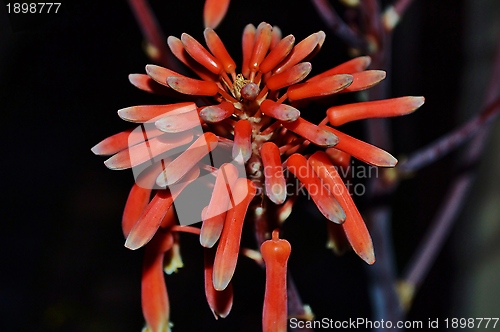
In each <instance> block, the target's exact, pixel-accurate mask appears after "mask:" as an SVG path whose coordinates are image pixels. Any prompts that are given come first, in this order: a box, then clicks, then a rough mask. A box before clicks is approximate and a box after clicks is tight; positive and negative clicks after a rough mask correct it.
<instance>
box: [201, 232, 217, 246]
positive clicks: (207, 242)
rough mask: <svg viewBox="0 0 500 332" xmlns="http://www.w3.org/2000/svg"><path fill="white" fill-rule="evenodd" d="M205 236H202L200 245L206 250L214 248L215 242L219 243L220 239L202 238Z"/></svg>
mask: <svg viewBox="0 0 500 332" xmlns="http://www.w3.org/2000/svg"><path fill="white" fill-rule="evenodd" d="M202 235H203V234H200V244H201V245H202V247H205V248H212V247H213V246H214V244H215V242H217V240H218V238H217V239H216V238H214V237H208V236H202Z"/></svg>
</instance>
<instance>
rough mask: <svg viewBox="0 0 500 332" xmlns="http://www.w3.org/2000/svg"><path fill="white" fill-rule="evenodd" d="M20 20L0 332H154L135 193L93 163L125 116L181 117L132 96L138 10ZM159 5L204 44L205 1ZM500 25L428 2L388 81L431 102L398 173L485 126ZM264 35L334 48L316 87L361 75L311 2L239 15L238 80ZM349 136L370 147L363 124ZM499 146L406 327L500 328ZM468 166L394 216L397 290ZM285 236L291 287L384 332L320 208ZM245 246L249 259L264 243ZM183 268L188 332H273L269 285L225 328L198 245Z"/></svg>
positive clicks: (227, 26) (233, 45)
mask: <svg viewBox="0 0 500 332" xmlns="http://www.w3.org/2000/svg"><path fill="white" fill-rule="evenodd" d="M330 2H331V3H332V5H334V6H335V8H337V9H338V10H339V12H341V13H344V14H348V12H344V9H343V7H342V6H341V5H340V4H339V3H338V2H337V1H336V0H331V1H330ZM390 2H391V1H382V4H383V5H387V4H388V3H390ZM8 3H10V2H8V1H0V4H1V5H2V6H1V8H0V111H1V115H0V118H1V123H2V130H1V132H0V133H1V135H2V139H1V141H2V142H3V143H2V144H1V146H0V149H1V150H0V151H1V158H2V165H1V169H2V173H1V175H2V182H1V183H2V185H1V187H0V188H1V190H0V192H1V195H2V198H1V202H2V212H3V213H2V220H1V228H0V257H1V264H0V266H1V273H0V281H1V282H0V318H1V319H0V330H1V331H8V330H10V331H140V329H141V328H142V327H143V325H144V321H143V318H142V313H141V307H140V274H141V266H142V250H138V251H134V252H133V251H130V250H128V249H126V248H125V247H124V246H123V244H124V239H123V235H122V232H121V226H120V223H121V213H122V209H123V206H124V204H125V200H126V198H127V195H128V191H129V189H130V187H131V185H132V184H133V176H132V173H131V172H128V171H121V172H120V171H111V170H109V169H107V168H106V167H105V166H104V165H103V161H104V158H102V157H97V156H94V155H93V154H92V153H91V151H90V148H91V147H92V146H94V145H95V144H97V143H98V142H99V141H101V140H102V139H103V138H105V137H107V136H110V135H112V134H114V133H116V132H118V131H122V130H125V129H128V128H131V126H130V124H128V123H125V122H124V121H122V120H120V119H119V118H118V116H117V114H116V111H117V110H118V109H120V108H124V107H127V106H132V105H141V104H156V103H169V102H172V101H171V100H168V98H167V99H166V98H164V97H158V96H153V95H149V94H147V93H145V92H142V91H139V90H138V89H136V88H134V87H133V86H132V85H131V84H130V83H129V82H128V79H127V75H128V74H130V73H144V66H145V65H146V64H148V63H151V61H150V60H149V59H148V58H147V57H146V56H145V54H144V52H143V49H142V36H141V33H140V30H139V28H138V26H137V23H136V21H135V20H134V17H133V15H132V12H131V11H130V9H129V7H128V5H127V2H126V1H106V2H104V1H76V0H74V1H65V2H63V3H62V5H61V6H60V8H59V11H58V13H57V14H55V13H54V14H13V13H11V14H9V13H8V12H7V9H8V7H7V4H8ZM150 3H151V6H152V7H153V10H154V11H155V14H156V15H157V17H158V19H159V22H160V24H161V26H162V28H163V30H164V32H165V33H166V35H167V36H168V35H174V36H177V37H179V36H180V35H181V33H182V32H187V33H189V34H191V35H192V36H193V37H195V38H197V39H198V40H202V32H203V20H202V12H203V1H201V0H196V1H194V0H187V1H179V2H174V1H159V0H151V1H150ZM499 17H500V3H499V2H498V1H497V0H483V1H473V0H440V1H435V0H415V1H414V3H413V4H412V5H411V7H410V8H409V10H408V11H407V13H406V15H405V16H404V17H403V21H402V22H401V23H400V25H399V26H398V27H397V28H396V31H395V33H394V39H393V52H392V54H391V56H392V66H391V68H389V71H388V79H387V81H388V84H389V91H390V93H389V95H390V96H391V97H399V96H404V95H414V96H418V95H423V96H425V97H426V104H425V105H424V106H423V107H422V108H421V109H420V110H418V111H417V112H416V113H415V114H412V115H409V116H406V117H403V118H398V119H393V120H391V125H392V131H393V133H392V135H393V144H394V147H393V149H392V150H391V151H390V152H391V153H392V154H393V155H395V156H397V157H402V156H405V155H408V154H409V153H411V152H412V151H415V150H416V149H418V148H421V147H424V146H425V145H427V144H428V143H430V142H432V141H434V140H435V139H437V138H439V137H440V136H441V135H443V134H445V133H447V132H448V131H450V130H452V129H453V128H455V127H457V126H458V125H459V124H462V123H464V122H465V121H467V119H470V118H471V117H472V116H473V114H476V113H477V112H478V111H480V109H481V107H482V103H483V99H484V93H485V89H486V86H487V84H488V82H489V78H490V77H489V76H490V73H491V65H492V60H493V57H494V50H495V45H496V41H497V40H498V39H499V21H500V20H499V19H498V18H499ZM261 21H266V22H269V23H271V24H272V25H278V26H279V27H280V28H281V29H282V31H283V35H288V34H290V33H291V34H294V35H295V37H296V40H301V39H303V38H305V37H306V36H308V35H309V34H311V33H313V32H316V31H318V30H324V31H325V32H326V34H327V39H326V41H325V44H324V46H323V48H322V50H321V52H320V53H319V54H318V55H317V56H316V57H315V59H313V60H312V64H313V74H314V73H319V72H321V70H325V69H328V68H330V67H333V66H334V65H336V64H339V63H341V62H342V61H345V60H347V59H348V58H349V54H348V50H347V47H346V45H345V43H343V42H342V41H341V40H339V39H338V38H336V37H335V36H333V34H332V33H330V32H329V30H328V28H327V27H326V26H325V25H324V24H323V22H322V21H321V20H320V19H319V17H318V15H317V12H316V11H315V9H314V7H313V6H312V4H311V3H310V2H309V1H303V0H302V1H297V2H293V5H292V4H291V3H290V2H287V1H282V0H279V1H272V2H266V1H264V0H254V1H252V2H243V1H236V0H233V2H232V3H231V5H230V7H229V12H228V14H227V16H226V18H225V20H224V21H223V23H222V24H221V25H220V26H219V27H218V28H217V32H218V34H219V35H220V36H221V38H222V40H224V41H225V44H226V46H227V47H228V49H229V51H230V52H231V54H232V55H233V57H234V58H235V60H236V61H237V63H239V61H240V60H239V59H241V51H240V44H241V41H240V36H241V33H242V31H243V28H244V26H245V25H246V24H247V23H253V24H254V25H258V24H259V23H260V22H261ZM372 69H377V68H372ZM495 127H496V128H498V125H497V124H496V125H495ZM342 129H343V130H344V129H345V131H346V132H348V133H352V134H353V135H356V137H359V138H364V137H365V136H364V132H363V125H362V124H357V125H352V126H346V127H345V128H342ZM499 132H500V131H498V130H495V129H493V130H492V135H490V137H489V144H488V148H487V151H486V153H485V155H484V157H483V158H482V161H481V163H480V164H479V165H475V166H474V167H477V168H478V178H477V181H476V183H475V185H474V186H473V190H471V191H470V193H469V199H467V200H466V204H465V205H464V206H463V207H462V209H461V210H460V218H459V220H458V221H457V223H456V224H455V226H454V227H453V230H452V232H451V234H450V237H449V239H448V240H447V241H446V242H445V245H444V247H443V250H442V251H441V252H440V254H439V256H438V259H437V261H436V263H435V264H434V265H433V266H432V269H431V270H430V272H429V274H428V276H427V278H426V279H425V280H424V283H423V284H422V286H421V288H420V289H419V292H418V294H417V295H416V297H415V301H414V303H413V306H412V308H411V309H410V311H409V312H408V317H407V319H409V320H422V321H424V322H427V321H428V319H436V318H441V319H444V318H447V317H450V318H451V317H465V318H469V317H499V316H500V311H499V310H498V308H499V307H500V303H499V300H498V299H500V286H499V285H498V283H497V280H498V277H499V275H500V245H499V243H500V241H499V240H500V204H499V203H498V202H499V199H500V190H499V189H498V183H500V179H499V175H500V173H499V172H498V169H499V168H500V154H499V153H498V151H500V136H499ZM459 156H460V150H459V151H458V153H453V154H450V155H449V156H447V157H446V158H443V159H441V160H440V161H438V162H437V163H435V164H434V165H432V166H429V167H426V168H424V169H422V170H421V171H420V172H418V173H416V174H415V175H414V176H412V177H411V178H409V179H407V180H406V181H404V182H402V183H401V185H400V187H399V188H398V190H397V191H396V192H395V194H394V195H392V196H391V197H389V198H387V200H388V203H390V204H391V206H392V217H393V224H392V236H393V241H394V247H395V251H394V254H395V257H396V263H397V266H396V269H397V271H398V273H402V271H403V270H404V268H405V266H406V264H407V263H408V261H409V260H410V258H411V257H412V255H413V253H414V251H415V249H416V248H417V246H418V244H419V243H420V240H421V239H422V237H423V235H424V234H425V232H426V230H427V229H428V228H429V223H430V221H431V220H432V219H433V217H434V216H435V214H436V211H437V209H438V208H439V204H440V203H441V202H442V199H443V196H444V195H445V193H446V191H447V189H448V186H449V184H450V183H451V181H452V180H453V178H454V177H455V176H456V175H457V169H456V167H455V164H456V160H457V159H458V158H459ZM365 203H366V202H363V200H362V199H361V200H360V206H363V204H365ZM362 212H363V211H362ZM316 217H317V218H316ZM311 219H318V220H311ZM285 231H286V234H287V238H288V239H289V241H290V242H291V243H292V248H293V252H292V256H291V258H290V263H289V264H290V265H289V266H290V271H291V274H292V275H293V277H294V280H295V283H296V286H297V288H298V290H299V293H300V295H301V296H302V300H303V302H304V303H306V304H309V305H310V306H311V308H312V310H313V312H314V313H315V314H316V317H317V318H318V319H321V318H323V317H328V318H332V319H335V320H345V319H349V318H358V317H366V318H369V317H371V315H372V312H373V310H372V307H371V305H370V299H369V293H368V292H369V289H368V280H367V277H366V271H367V267H365V266H364V263H363V262H362V261H361V260H360V259H359V258H357V257H356V256H355V255H354V254H353V253H348V254H346V255H345V256H343V257H336V256H335V255H333V253H332V252H331V250H329V249H327V248H326V246H325V244H326V241H327V238H326V232H325V223H324V221H323V220H322V219H321V216H320V215H319V214H318V213H316V211H315V210H314V209H310V206H309V204H308V202H306V201H305V200H302V201H299V202H298V204H297V205H296V207H295V209H294V213H293V214H292V217H290V219H289V220H288V221H287V222H286V226H285ZM243 241H244V243H245V244H247V245H248V246H252V238H251V237H249V238H246V239H244V240H243ZM375 250H376V253H377V248H375ZM181 253H182V256H183V259H184V265H185V267H184V268H182V269H181V270H180V271H179V272H178V273H177V274H174V275H171V276H168V277H167V288H168V290H169V295H170V301H171V319H172V321H173V323H174V331H258V330H260V328H261V327H260V325H261V322H260V316H261V310H262V309H261V306H262V300H263V287H264V271H263V270H261V269H260V267H258V266H257V265H256V264H255V263H254V262H252V261H250V260H249V259H241V260H240V262H239V263H238V268H237V271H236V274H235V279H234V287H235V302H234V306H233V309H232V312H231V314H230V315H229V316H228V317H227V318H226V319H224V320H219V321H216V320H214V318H213V316H212V313H211V312H210V310H209V308H208V306H207V305H206V302H205V299H204V288H203V273H202V266H203V261H202V250H201V249H200V247H199V245H198V239H197V238H196V237H195V236H193V235H182V236H181ZM497 328H498V327H497ZM439 330H443V331H444V330H446V329H445V328H444V326H440V329H439Z"/></svg>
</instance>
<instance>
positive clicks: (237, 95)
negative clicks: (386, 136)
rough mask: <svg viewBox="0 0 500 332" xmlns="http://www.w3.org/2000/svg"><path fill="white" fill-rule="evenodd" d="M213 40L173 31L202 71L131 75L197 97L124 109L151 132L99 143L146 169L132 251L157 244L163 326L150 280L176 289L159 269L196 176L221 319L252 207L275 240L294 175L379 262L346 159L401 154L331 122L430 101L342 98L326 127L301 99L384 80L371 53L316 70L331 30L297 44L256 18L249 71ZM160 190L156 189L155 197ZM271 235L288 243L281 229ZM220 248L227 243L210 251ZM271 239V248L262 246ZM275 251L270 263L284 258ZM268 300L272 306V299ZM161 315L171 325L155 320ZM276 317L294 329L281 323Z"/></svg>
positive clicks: (157, 89) (119, 163) (120, 165)
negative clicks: (273, 211)
mask: <svg viewBox="0 0 500 332" xmlns="http://www.w3.org/2000/svg"><path fill="white" fill-rule="evenodd" d="M226 9H227V6H226ZM214 20H215V21H216V19H214ZM210 24H216V23H210ZM204 36H205V42H206V45H207V47H208V49H207V48H205V47H204V46H203V45H202V44H201V43H199V42H198V41H196V40H195V39H194V38H193V37H191V36H190V35H188V34H185V33H184V34H182V36H181V38H180V39H178V38H176V37H172V36H171V37H169V38H168V45H169V47H170V49H171V51H172V53H173V54H174V55H175V56H176V57H177V58H178V59H179V60H180V61H182V62H183V63H184V64H185V65H186V66H187V67H189V68H190V69H192V71H193V72H194V73H196V74H197V76H198V77H199V79H195V78H191V77H187V76H184V75H182V74H180V73H177V72H174V71H172V70H170V69H167V68H163V67H159V66H155V65H148V66H146V73H147V75H144V74H133V75H130V77H129V78H130V81H131V83H132V84H134V85H135V86H136V87H138V88H139V89H142V90H144V91H147V92H154V93H163V94H168V95H178V96H182V95H187V97H189V96H191V97H190V98H188V99H189V100H193V96H194V97H196V98H195V99H194V100H195V101H194V102H182V103H177V104H169V105H144V106H134V107H129V108H126V109H122V110H120V111H119V112H118V114H119V116H120V117H121V118H123V119H124V120H126V121H130V122H136V123H141V124H142V125H141V127H139V129H140V130H135V131H127V132H123V133H119V134H117V135H114V136H111V137H109V138H107V139H105V140H104V141H102V142H101V143H99V144H97V145H96V146H95V147H94V148H93V149H92V151H93V152H94V153H96V154H103V155H105V154H107V155H113V156H112V157H111V158H109V159H108V160H106V161H105V164H106V166H108V167H109V168H111V169H127V168H132V169H134V173H136V184H135V185H134V186H133V188H132V190H131V192H130V195H129V198H128V201H127V204H126V207H125V211H124V215H123V231H124V234H125V236H126V238H127V240H126V243H125V245H126V246H127V247H128V248H130V249H137V248H139V247H142V246H144V245H147V249H146V254H147V256H148V258H147V264H146V263H145V268H144V275H145V279H144V281H143V290H145V291H146V295H144V293H143V308H144V311H145V312H144V314H145V317H146V320H147V324H148V326H149V328H150V329H151V330H152V331H158V330H161V329H166V326H167V325H166V324H168V315H166V316H165V315H157V314H155V313H154V308H156V307H155V305H148V304H147V300H144V296H148V295H147V294H150V295H151V296H152V297H156V296H158V295H152V293H153V292H152V291H151V289H152V288H150V287H151V286H148V285H149V284H150V283H154V284H155V285H156V286H155V288H154V289H165V286H164V285H163V286H161V285H162V284H161V281H160V279H161V278H159V277H158V275H157V265H158V264H160V263H158V262H160V260H161V259H162V258H163V255H164V252H165V250H168V249H169V248H170V247H172V239H170V240H169V241H170V242H168V241H167V242H168V243H169V246H167V245H161V246H160V244H159V243H161V242H162V241H163V242H164V241H166V240H168V237H166V235H165V234H170V233H171V232H172V231H178V230H182V228H180V227H179V226H176V222H175V217H174V212H173V209H174V202H177V201H178V200H180V199H179V198H178V197H182V196H181V195H182V192H183V191H184V190H185V189H186V190H188V189H187V188H189V187H190V186H192V185H193V184H194V183H202V185H203V186H205V187H208V188H210V191H211V195H210V198H209V199H208V200H207V202H206V207H205V208H204V209H203V210H201V209H200V211H197V213H198V215H199V220H190V221H185V220H184V221H183V220H180V218H181V217H182V216H181V217H180V218H179V222H180V223H181V224H184V225H185V224H187V223H194V222H197V221H201V220H202V221H203V223H202V226H201V230H200V229H193V228H186V229H187V230H189V231H191V232H195V233H200V243H201V245H202V246H204V247H206V248H207V249H206V257H205V277H206V280H207V281H208V282H206V294H207V299H208V302H209V305H210V307H211V309H212V311H213V312H214V314H215V315H220V316H221V317H225V316H226V315H227V314H228V313H229V310H230V308H231V303H232V296H233V294H232V288H231V287H228V286H230V285H231V283H230V281H231V278H232V276H233V273H234V270H235V268H236V263H237V257H238V253H239V252H240V248H239V244H240V237H241V231H242V225H243V221H244V220H245V216H246V215H247V210H249V211H251V213H249V215H250V216H253V217H254V218H256V219H259V220H267V224H264V225H263V226H260V228H259V229H260V231H259V232H260V234H258V238H259V239H260V242H262V241H263V240H264V239H265V238H269V237H270V233H271V231H273V230H274V229H275V228H277V227H279V225H280V223H282V222H283V221H284V220H285V219H286V217H287V216H288V215H289V214H290V209H291V206H292V205H293V202H294V201H295V197H296V196H294V195H293V194H292V195H291V194H290V189H289V187H290V186H293V185H294V182H292V181H291V180H292V179H293V176H292V175H291V174H293V175H294V176H295V177H296V178H297V179H298V180H299V181H300V186H303V187H305V189H306V190H307V191H308V192H309V194H310V196H311V198H312V199H313V201H314V202H315V204H316V205H317V207H318V209H319V210H320V211H321V213H322V214H323V215H324V216H325V217H326V218H327V219H328V220H330V221H332V222H333V223H335V224H340V225H342V226H339V225H334V224H332V226H330V228H331V229H332V234H333V233H337V234H341V236H345V238H346V239H347V241H348V242H349V243H350V246H351V247H352V248H353V249H354V251H355V252H356V253H357V254H358V255H359V256H360V257H361V258H362V259H363V260H364V261H366V262H367V263H368V264H373V263H374V261H375V256H374V252H373V246H372V241H371V238H370V235H369V233H368V230H367V228H366V226H365V224H364V222H363V219H362V218H361V215H360V214H359V212H358V210H357V208H356V206H355V204H354V202H353V200H352V198H351V196H350V194H349V191H348V189H347V188H346V186H345V184H344V182H343V180H342V177H341V176H340V175H339V173H338V172H337V167H341V166H345V165H346V160H347V165H348V163H349V158H350V156H352V157H355V158H357V159H359V160H361V161H363V162H365V163H368V164H370V165H374V166H381V167H393V166H395V165H396V163H397V160H396V159H395V158H394V157H393V156H392V155H390V154H389V153H387V152H386V151H384V150H381V149H380V148H378V147H375V146H373V145H370V144H368V143H365V142H362V141H360V140H357V139H356V138H353V137H351V136H349V135H346V134H344V133H341V132H339V131H338V130H336V129H334V128H333V127H332V126H338V125H341V124H344V123H346V122H349V121H354V120H359V119H365V118H372V117H388V116H397V115H403V114H407V113H410V112H412V111H414V110H415V109H417V108H418V107H420V106H421V105H422V104H423V102H424V99H423V97H403V98H395V99H389V100H382V101H371V102H363V103H355V104H350V105H342V106H332V107H330V108H329V109H327V110H326V112H325V114H326V117H325V120H324V121H322V122H321V123H320V124H319V125H316V124H313V123H311V122H309V121H307V120H306V119H304V118H303V117H302V116H301V111H303V110H304V108H303V107H302V106H298V105H299V104H300V105H307V104H308V103H309V102H310V101H313V100H315V99H318V98H323V97H326V96H331V95H333V94H338V93H345V92H355V91H360V90H364V89H367V88H369V87H371V86H373V85H375V84H377V83H378V82H380V81H381V80H382V79H384V77H385V72H383V71H379V70H366V68H367V67H368V66H369V64H370V58H369V57H366V56H364V57H358V58H355V59H352V60H350V61H348V62H346V63H343V64H341V65H339V66H336V67H334V68H332V69H330V70H328V71H326V72H324V73H321V74H319V75H316V76H313V77H310V78H309V77H308V75H309V74H310V72H311V70H312V65H311V63H310V62H308V60H309V59H310V58H311V57H312V56H313V55H314V54H315V53H316V52H317V51H319V49H320V48H321V46H322V44H323V42H324V40H325V33H324V32H322V31H319V32H316V33H313V34H311V35H310V36H309V37H307V38H305V39H304V40H302V41H301V42H299V43H295V38H294V36H293V35H289V36H286V37H284V38H282V36H281V32H280V30H279V29H278V28H275V27H274V28H273V27H272V26H271V25H270V24H268V23H265V22H263V23H261V24H260V25H259V26H258V27H257V28H255V27H254V26H253V25H251V24H250V25H247V26H246V28H245V30H244V32H243V39H242V47H243V63H242V65H241V68H239V69H238V67H237V65H236V63H235V61H233V59H232V58H231V56H230V55H229V53H228V52H227V50H226V48H225V47H224V44H223V43H222V41H221V40H220V38H219V36H218V35H217V34H216V32H215V31H214V30H213V29H211V28H206V29H205V32H204ZM328 124H330V125H331V126H329V125H328ZM310 143H312V144H314V145H316V146H318V147H320V148H323V149H325V152H316V153H314V154H313V155H311V156H303V155H302V154H301V152H302V151H304V149H305V148H306V147H308V145H309V144H310ZM179 149H181V150H179ZM218 151H219V152H221V153H222V154H223V155H224V153H226V154H227V155H224V156H223V158H222V162H220V163H218V164H217V163H215V164H214V163H212V164H210V165H207V164H206V163H205V162H204V161H203V158H204V157H206V156H209V155H210V156H211V155H212V154H214V153H217V152H218ZM346 158H347V159H346ZM219 160H220V159H219ZM238 166H241V167H238ZM243 166H244V167H243ZM137 169H138V170H139V171H138V172H135V170H137ZM285 170H288V171H289V172H286V171H285ZM206 172H209V174H212V175H213V176H212V177H211V181H206V178H204V177H203V176H200V174H202V175H203V173H206ZM245 172H246V175H245V174H244V173H245ZM290 173H291V174H290ZM152 193H154V197H153V198H152V199H151V200H150V195H151V194H152ZM270 204H275V205H278V207H277V210H278V218H273V217H272V216H269V217H268V218H267V219H264V218H263V217H262V216H263V215H266V214H267V213H268V208H267V207H268V206H269V205H270ZM193 209H194V210H196V207H193ZM159 229H160V231H159ZM165 232H166V233H165ZM155 234H156V235H155ZM157 237H161V239H164V240H161V239H157ZM150 241H151V242H150ZM272 241H274V242H273V243H275V244H276V243H278V242H277V241H278V238H277V233H276V234H275V236H273V240H272ZM279 241H282V240H279ZM214 246H216V247H217V249H215V248H213V249H209V248H212V247H214ZM288 246H289V245H288ZM268 247H269V248H270V245H266V246H264V245H263V247H262V248H268ZM266 250H267V249H266ZM269 250H271V249H269ZM288 250H289V249H288ZM215 251H216V253H215V254H214V252H215ZM263 254H265V253H264V252H263ZM267 254H269V253H267ZM268 257H269V255H268ZM264 258H265V259H266V264H271V263H270V262H272V261H273V260H272V259H271V260H269V261H268V259H267V258H266V257H264ZM267 268H269V267H267ZM272 271H273V272H271V274H272V275H273V276H274V277H273V278H274V279H273V281H271V283H273V282H274V283H282V282H283V280H286V279H283V278H277V277H276V276H275V274H276V273H286V263H285V268H284V269H283V268H281V269H274V268H273V270H272ZM276 271H280V272H276ZM276 280H278V281H276ZM158 283H160V285H158ZM145 285H146V286H145ZM283 289H285V291H286V288H283ZM266 292H267V291H266ZM155 294H156V293H155ZM156 301H159V303H160V304H161V306H160V307H161V308H164V307H168V299H167V300H165V299H163V298H158V299H156ZM165 301H166V302H165ZM145 302H146V304H145ZM266 303H267V308H268V307H269V305H270V303H273V302H272V301H268V302H266ZM151 307H152V308H153V309H151ZM149 310H153V313H151V312H150V311H149ZM162 310H164V309H162ZM265 310H269V309H265ZM280 310H285V314H283V313H281V314H277V313H273V314H272V315H275V316H276V317H281V318H280V319H286V306H285V308H284V309H283V308H281V309H280ZM155 317H156V318H158V319H161V320H162V322H163V323H162V322H158V321H155V319H156V318H155ZM216 317H217V316H216ZM265 317H266V318H264V324H265V325H266V324H267V325H266V326H270V324H275V323H270V320H271V318H269V317H270V316H269V315H265ZM273 317H274V316H273ZM282 317H285V318H282ZM273 319H274V318H273ZM276 324H277V325H276V326H282V325H283V324H282V322H281V323H276ZM285 326H286V325H285ZM266 328H268V327H266ZM271 330H273V329H272V328H271Z"/></svg>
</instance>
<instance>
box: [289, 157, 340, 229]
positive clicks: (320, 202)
mask: <svg viewBox="0 0 500 332" xmlns="http://www.w3.org/2000/svg"><path fill="white" fill-rule="evenodd" d="M286 167H287V169H288V170H289V171H290V172H292V173H293V174H294V175H295V176H296V177H297V178H298V179H299V181H300V182H301V183H302V184H303V185H304V187H305V188H306V190H307V192H308V193H309V195H310V196H311V198H312V199H313V201H314V203H315V204H316V206H317V207H318V209H319V210H320V211H321V213H322V214H323V215H324V216H325V217H326V218H327V219H328V220H330V221H333V222H334V223H337V224H341V223H343V222H344V220H345V218H346V215H345V212H344V210H342V207H341V206H340V204H339V202H338V201H337V200H336V199H335V197H334V196H333V195H332V194H331V193H330V191H328V189H327V188H325V187H324V185H323V182H322V181H321V179H320V178H319V177H318V176H317V175H316V173H315V172H314V170H313V169H312V167H311V165H310V164H309V163H308V162H307V160H306V158H305V157H304V156H302V155H300V154H298V153H295V154H293V155H291V156H290V157H289V158H288V159H287V161H286Z"/></svg>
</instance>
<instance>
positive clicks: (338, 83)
mask: <svg viewBox="0 0 500 332" xmlns="http://www.w3.org/2000/svg"><path fill="white" fill-rule="evenodd" d="M352 80H353V77H352V76H351V75H348V74H341V75H334V76H330V77H325V78H322V79H319V80H316V81H314V82H310V83H308V82H306V83H302V84H297V85H293V86H291V87H289V88H288V91H287V96H288V99H289V100H290V101H295V100H300V99H306V98H314V97H323V96H329V95H331V94H334V93H337V92H339V91H342V90H343V89H345V88H347V87H348V86H349V85H351V83H352Z"/></svg>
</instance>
